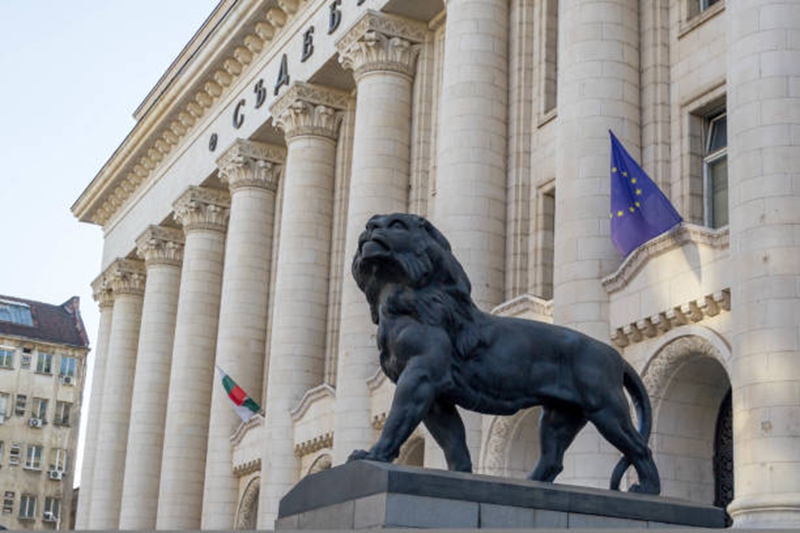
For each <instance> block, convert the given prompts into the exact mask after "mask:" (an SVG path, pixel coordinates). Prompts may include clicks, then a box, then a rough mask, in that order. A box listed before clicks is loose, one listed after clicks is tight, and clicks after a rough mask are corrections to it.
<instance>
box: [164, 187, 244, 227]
mask: <svg viewBox="0 0 800 533" xmlns="http://www.w3.org/2000/svg"><path fill="white" fill-rule="evenodd" d="M230 207H231V199H230V195H228V193H227V192H225V191H219V190H216V189H208V188H206V187H196V186H191V187H189V188H188V189H187V190H186V192H185V193H183V194H182V195H181V196H180V198H178V199H177V200H175V202H174V203H173V204H172V208H173V209H174V210H175V211H174V213H173V217H174V218H175V220H176V221H177V222H179V223H180V224H181V225H182V226H183V227H184V229H185V230H186V231H194V230H212V231H221V232H224V231H225V228H226V227H227V225H228V217H229V216H230V213H231V209H230Z"/></svg>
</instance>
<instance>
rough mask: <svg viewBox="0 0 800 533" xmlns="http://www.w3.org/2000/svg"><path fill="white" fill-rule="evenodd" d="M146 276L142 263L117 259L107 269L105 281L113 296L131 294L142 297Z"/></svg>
mask: <svg viewBox="0 0 800 533" xmlns="http://www.w3.org/2000/svg"><path fill="white" fill-rule="evenodd" d="M146 278H147V276H146V274H145V268H144V264H143V263H142V261H137V260H135V259H117V260H116V261H114V263H113V264H112V265H111V266H110V267H109V269H108V274H107V279H108V284H109V286H110V287H111V292H112V293H113V294H114V296H115V297H116V296H118V295H120V294H131V295H134V296H144V284H145V280H146Z"/></svg>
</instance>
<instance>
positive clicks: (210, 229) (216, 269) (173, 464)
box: [156, 187, 230, 529]
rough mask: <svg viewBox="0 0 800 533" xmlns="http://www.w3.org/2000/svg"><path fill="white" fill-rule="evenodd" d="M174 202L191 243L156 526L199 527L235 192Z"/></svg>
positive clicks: (209, 192) (192, 190)
mask: <svg viewBox="0 0 800 533" xmlns="http://www.w3.org/2000/svg"><path fill="white" fill-rule="evenodd" d="M173 208H174V210H175V218H176V220H178V222H180V223H181V224H182V225H183V228H184V231H185V234H186V237H185V240H186V244H185V245H184V251H183V269H182V271H181V287H180V293H179V296H178V315H177V320H176V323H175V344H174V345H173V349H172V369H171V372H170V380H169V402H168V404H167V417H166V424H165V431H164V453H163V455H162V459H161V484H160V487H159V498H158V514H157V518H156V527H157V528H158V529H199V528H200V520H201V514H202V510H201V507H202V503H203V479H204V475H205V467H206V445H207V443H208V417H209V409H210V406H211V388H212V386H213V384H214V383H213V381H214V354H215V348H216V340H217V321H218V318H219V302H220V293H221V290H222V267H223V259H224V252H225V228H226V226H227V223H228V216H229V211H230V197H229V196H228V193H227V192H224V191H219V190H214V189H207V188H202V187H189V189H188V190H187V191H186V192H185V193H184V194H183V195H182V196H181V197H180V198H179V199H178V200H177V201H176V202H175V203H174V204H173Z"/></svg>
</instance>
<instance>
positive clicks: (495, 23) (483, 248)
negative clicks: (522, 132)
mask: <svg viewBox="0 0 800 533" xmlns="http://www.w3.org/2000/svg"><path fill="white" fill-rule="evenodd" d="M508 4H509V2H497V1H496V0H447V1H446V5H447V22H446V24H447V27H446V31H445V37H444V66H443V70H442V93H441V99H440V104H439V106H440V111H439V113H440V115H439V116H440V119H439V125H440V126H439V127H440V132H439V137H438V141H437V159H438V161H437V168H438V170H437V175H436V210H435V212H436V220H435V223H436V226H437V227H438V228H439V229H440V230H441V231H442V232H443V233H444V234H445V235H446V236H447V238H448V240H449V241H450V244H451V245H452V247H453V251H454V252H455V254H456V256H457V257H458V259H459V260H460V261H461V263H462V264H463V265H464V269H465V270H466V272H467V275H468V276H469V277H470V280H471V281H472V296H473V299H474V300H475V303H476V304H477V305H478V307H480V308H481V309H483V310H484V311H488V310H490V309H492V308H493V307H495V306H496V305H498V304H500V303H501V302H502V301H503V283H504V272H505V266H504V261H505V232H506V227H505V218H506V158H507V153H506V152H507V148H506V144H507V136H508V132H507V120H506V115H507V107H508V103H507V102H508V34H509V22H508V21H509V7H508Z"/></svg>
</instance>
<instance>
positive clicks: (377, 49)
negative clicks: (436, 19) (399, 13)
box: [336, 11, 427, 81]
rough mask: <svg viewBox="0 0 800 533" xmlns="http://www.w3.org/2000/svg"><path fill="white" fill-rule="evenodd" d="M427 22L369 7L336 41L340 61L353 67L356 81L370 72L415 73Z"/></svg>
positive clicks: (406, 74) (411, 76)
mask: <svg viewBox="0 0 800 533" xmlns="http://www.w3.org/2000/svg"><path fill="white" fill-rule="evenodd" d="M426 31H427V28H426V27H425V25H424V24H421V23H418V22H415V21H411V20H407V19H403V18H399V17H393V16H388V15H386V14H383V13H378V12H375V11H367V12H366V13H365V14H364V16H363V17H361V19H360V20H359V21H358V22H357V23H356V24H355V25H354V26H353V27H352V28H351V29H350V30H349V31H348V32H347V33H346V34H345V35H344V36H343V37H342V38H341V39H340V40H339V42H338V43H336V49H337V50H338V51H339V62H340V63H341V64H342V66H343V67H344V68H347V69H352V70H353V74H354V75H355V78H356V81H358V80H359V79H361V77H362V76H364V75H365V74H368V73H370V72H395V73H398V74H402V75H404V76H408V77H409V78H413V77H414V72H415V71H416V62H417V55H419V45H418V44H417V43H419V42H421V41H422V40H423V39H425V33H426Z"/></svg>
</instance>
